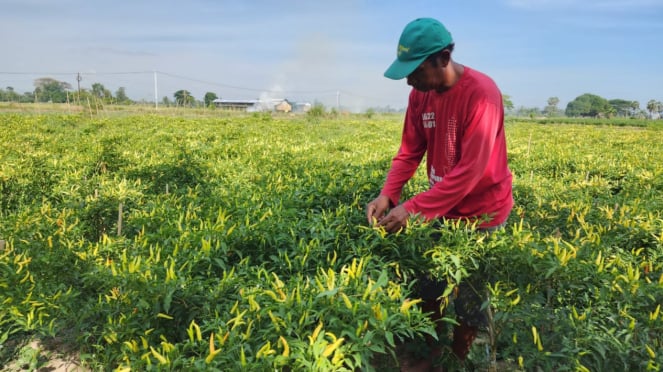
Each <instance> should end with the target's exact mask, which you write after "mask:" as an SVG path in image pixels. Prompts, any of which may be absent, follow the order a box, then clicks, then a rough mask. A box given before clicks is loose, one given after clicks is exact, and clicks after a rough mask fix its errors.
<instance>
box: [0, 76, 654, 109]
mask: <svg viewBox="0 0 663 372" xmlns="http://www.w3.org/2000/svg"><path fill="white" fill-rule="evenodd" d="M34 87H35V89H34V91H32V92H25V93H23V94H19V93H18V92H16V91H15V90H14V88H12V87H7V88H6V89H1V88H0V102H21V103H32V102H52V103H86V102H90V101H94V102H95V103H98V102H101V103H104V104H135V103H139V102H135V101H133V100H131V99H130V98H129V97H128V96H127V93H126V89H125V88H124V87H120V88H118V89H117V90H116V91H115V93H112V92H111V91H110V90H108V89H106V87H104V85H103V84H101V83H94V84H92V86H91V88H90V89H85V88H83V89H81V88H79V89H77V90H73V89H72V86H71V84H69V83H67V82H63V81H58V80H56V79H53V78H50V77H43V78H38V79H35V81H34ZM217 98H218V96H217V95H216V93H213V92H207V93H205V95H204V97H203V100H200V101H199V100H197V99H196V98H195V97H194V96H193V95H192V94H191V92H190V91H188V90H186V89H180V90H178V91H176V92H175V93H174V94H173V99H172V100H171V99H170V98H169V97H168V96H165V97H163V99H162V100H161V104H162V105H164V106H180V107H210V106H212V105H213V101H214V100H215V99H217ZM503 101H504V108H505V110H506V112H507V113H508V114H511V115H515V116H529V117H538V116H546V117H555V116H568V117H599V118H600V117H604V118H611V117H632V118H652V119H658V118H661V117H663V103H661V102H660V101H657V100H654V99H652V100H649V101H648V102H647V104H646V105H645V107H644V108H641V107H640V103H639V102H638V101H630V100H626V99H611V100H608V99H606V98H603V97H600V96H598V95H595V94H591V93H585V94H582V95H580V96H578V97H576V98H575V99H574V100H573V101H571V102H569V103H568V104H567V105H566V108H565V109H564V110H562V109H560V108H559V107H558V105H559V98H557V97H550V98H548V101H547V105H546V106H545V107H544V108H543V109H541V108H538V107H530V108H527V107H518V108H515V107H514V104H513V102H512V100H511V97H510V96H509V95H506V94H505V95H503ZM142 103H145V102H142Z"/></svg>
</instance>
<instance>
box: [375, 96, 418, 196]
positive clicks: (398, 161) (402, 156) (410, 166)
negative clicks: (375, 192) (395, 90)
mask: <svg viewBox="0 0 663 372" xmlns="http://www.w3.org/2000/svg"><path fill="white" fill-rule="evenodd" d="M415 101H416V97H415V92H414V91H413V92H412V93H411V94H410V98H409V103H408V109H407V111H406V113H405V123H404V125H403V135H402V137H401V145H400V148H399V149H398V153H397V154H396V156H395V157H394V158H393V160H392V162H391V169H390V170H389V173H387V180H386V181H385V184H384V187H383V188H382V191H381V192H380V195H386V196H387V197H389V200H390V201H391V204H392V206H395V205H398V204H399V200H400V198H401V193H402V191H403V186H404V185H405V184H406V183H407V182H408V181H409V180H410V178H412V176H413V175H414V173H415V172H416V171H417V167H418V166H419V164H420V163H421V159H422V158H423V156H424V154H425V153H426V142H427V141H426V137H425V135H424V133H423V132H422V130H421V128H419V126H418V125H417V119H418V118H419V114H418V113H417V111H418V109H417V107H418V105H417V102H415Z"/></svg>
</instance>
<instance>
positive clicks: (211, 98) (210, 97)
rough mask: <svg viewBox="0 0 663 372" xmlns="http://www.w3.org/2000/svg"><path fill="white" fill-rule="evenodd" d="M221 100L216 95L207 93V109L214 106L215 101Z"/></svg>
mask: <svg viewBox="0 0 663 372" xmlns="http://www.w3.org/2000/svg"><path fill="white" fill-rule="evenodd" d="M217 98H219V97H218V96H217V95H216V93H212V92H207V93H205V107H209V106H212V105H213V104H214V100H215V99H217Z"/></svg>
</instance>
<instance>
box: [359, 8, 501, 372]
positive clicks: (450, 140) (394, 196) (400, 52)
mask: <svg viewBox="0 0 663 372" xmlns="http://www.w3.org/2000/svg"><path fill="white" fill-rule="evenodd" d="M453 49H454V42H453V40H452V38H451V34H450V33H449V31H447V29H446V28H445V26H444V25H442V24H441V23H440V22H438V21H437V20H435V19H431V18H419V19H416V20H414V21H412V22H410V23H409V24H407V26H405V29H404V30H403V33H402V34H401V37H400V40H399V42H398V48H397V58H396V60H395V61H394V62H393V63H392V64H391V66H389V68H388V69H387V71H386V72H385V73H384V76H385V77H387V78H390V79H394V80H400V79H404V78H407V84H408V85H410V86H412V88H413V89H412V90H411V92H410V97H409V102H408V107H407V112H406V115H405V122H404V127H403V132H402V138H401V145H400V149H399V150H398V153H397V154H396V156H395V157H394V158H393V160H392V164H391V169H390V170H389V172H388V173H387V179H386V181H385V184H384V186H383V188H382V191H381V192H380V195H379V196H378V197H377V198H375V199H374V200H373V201H371V202H370V203H368V205H367V206H366V217H367V219H368V223H369V224H374V223H375V224H377V225H378V226H382V227H384V228H385V229H386V230H387V231H389V232H395V231H398V230H399V229H401V228H404V227H405V226H406V223H407V221H408V219H409V218H410V217H411V216H418V217H420V218H425V219H427V220H436V219H462V220H464V221H468V222H477V223H478V229H479V230H488V231H490V230H494V229H496V228H498V227H500V226H503V225H504V224H505V221H506V219H507V217H508V216H509V213H510V211H511V208H512V207H513V197H512V190H511V189H512V186H511V178H512V177H511V171H510V170H509V167H508V164H507V148H506V139H505V135H504V106H503V104H502V94H501V93H500V91H499V89H498V88H497V86H496V85H495V83H494V82H493V80H492V79H491V78H490V77H488V76H486V75H484V74H483V73H481V72H479V71H476V70H473V69H471V68H470V67H467V66H464V65H462V64H460V63H458V62H456V61H454V60H453V59H452V57H451V54H452V52H453ZM424 154H425V155H426V166H427V172H428V181H429V184H430V188H429V190H427V191H425V192H422V193H419V194H417V195H415V196H414V197H412V198H411V199H409V200H405V201H403V202H401V201H400V197H401V192H402V189H403V186H404V185H405V184H406V183H407V182H408V180H409V179H410V178H411V177H412V176H413V175H414V173H415V171H416V169H417V167H418V166H419V164H420V163H421V160H422V159H423V157H424ZM419 287H420V292H421V293H420V297H421V298H422V299H424V300H425V301H426V302H428V308H431V309H432V308H437V309H438V311H437V312H438V314H434V315H436V317H435V318H439V309H440V307H439V306H437V307H434V306H430V305H431V304H437V305H439V301H440V300H441V299H440V296H441V294H442V293H443V292H444V288H445V283H444V282H435V281H431V280H428V279H427V278H423V277H422V280H421V283H420V286H419ZM431 289H432V290H431ZM479 289H481V288H479ZM432 293H434V294H432ZM481 303H482V297H480V296H479V294H478V293H476V291H472V290H469V289H468V288H465V287H463V286H462V285H461V286H460V290H459V293H458V294H457V298H456V299H455V301H454V305H455V309H456V313H457V314H458V316H459V319H458V322H459V323H460V325H458V326H456V327H455V328H454V340H453V344H452V348H453V351H454V353H455V354H456V355H457V356H458V358H459V359H460V360H464V359H465V358H466V357H467V354H468V353H469V349H470V347H471V345H472V342H473V341H474V339H475V337H476V335H477V331H478V329H479V327H483V326H485V325H486V315H485V314H484V312H483V311H481V309H480V307H481ZM423 308H424V309H426V308H427V307H426V306H423Z"/></svg>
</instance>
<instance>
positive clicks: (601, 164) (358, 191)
mask: <svg viewBox="0 0 663 372" xmlns="http://www.w3.org/2000/svg"><path fill="white" fill-rule="evenodd" d="M401 125H402V117H401V116H398V115H393V116H382V115H347V116H338V117H311V116H305V115H304V116H277V115H273V116H272V115H269V114H254V115H227V114H219V116H217V117H210V116H206V117H184V116H181V117H175V116H162V115H156V114H140V115H131V114H125V115H116V116H103V115H97V116H94V115H93V116H90V115H86V114H84V113H83V114H69V115H61V114H55V113H49V114H41V115H37V114H30V113H3V114H0V129H1V130H0V365H2V364H4V365H5V366H6V368H18V369H38V368H39V367H43V366H44V365H45V364H46V363H47V361H45V360H44V357H43V353H42V354H40V353H39V352H38V351H39V350H37V352H34V353H32V354H31V353H30V352H31V349H30V347H29V346H28V345H29V342H30V341H32V340H39V341H40V342H41V344H42V345H49V344H54V343H55V344H59V345H67V350H73V352H74V353H75V355H76V356H77V358H78V359H79V360H80V362H81V363H82V364H83V365H84V366H85V367H86V368H88V369H90V370H117V371H129V370H136V371H143V370H164V371H181V370H197V371H215V370H219V371H242V370H247V371H274V370H279V371H357V370H365V371H371V370H374V369H382V370H385V371H389V370H394V371H396V370H398V359H399V358H398V355H399V353H400V352H402V350H403V348H405V347H406V346H408V345H420V346H421V345H423V342H422V339H423V338H424V336H426V335H431V334H434V328H433V324H432V323H431V321H430V320H429V318H428V317H427V316H426V314H425V313H422V310H421V309H420V307H419V302H418V300H417V299H416V295H415V292H414V285H415V284H416V278H417V277H418V276H419V275H420V274H421V273H422V272H423V273H426V274H428V275H430V276H432V277H435V278H439V279H445V280H447V281H448V282H449V283H451V284H452V285H451V286H450V287H449V295H450V296H451V297H453V292H454V291H453V286H454V285H457V284H459V283H461V282H463V281H465V280H468V278H472V277H474V276H477V277H479V276H480V277H482V278H484V279H485V282H486V284H485V288H477V290H479V291H485V292H486V293H487V294H488V298H489V301H488V302H487V303H485V304H484V306H486V309H487V310H489V312H490V314H491V318H492V320H491V325H490V327H489V329H488V330H486V331H485V332H483V333H482V336H481V340H480V342H477V343H476V344H475V345H474V346H473V349H472V352H471V354H470V356H469V359H468V360H467V361H466V363H465V364H464V365H460V364H458V363H457V362H456V361H455V360H454V358H453V357H451V356H449V354H450V353H445V354H444V355H443V356H442V358H443V361H442V362H443V363H444V364H445V365H446V366H447V367H448V369H450V370H468V371H470V370H523V371H536V370H541V371H551V370H554V371H609V370H618V371H623V370H660V369H661V368H662V367H663V314H662V313H661V303H663V215H662V211H663V145H662V144H661V139H662V138H663V130H661V127H660V126H659V127H653V126H649V127H646V126H645V127H628V126H610V125H577V124H552V123H547V124H537V123H533V122H530V123H527V122H511V123H507V125H506V131H507V138H508V148H509V162H510V168H511V170H512V172H513V174H514V198H515V207H514V209H513V212H512V214H511V216H510V218H509V221H508V224H507V226H506V228H505V229H504V230H502V231H498V232H496V233H494V234H492V235H490V236H486V235H482V234H477V233H476V232H474V231H473V228H472V226H467V225H463V224H460V223H451V222H446V223H444V224H442V225H433V224H428V223H422V222H420V221H416V220H414V219H413V220H412V221H411V222H412V223H411V224H410V225H409V227H408V228H407V229H406V230H404V231H401V232H399V233H397V234H386V233H385V232H384V231H381V230H380V229H376V228H372V227H370V226H368V225H367V223H366V221H365V213H364V209H363V208H364V206H365V205H366V203H368V202H369V201H370V200H372V199H373V198H374V197H375V196H377V195H378V193H379V191H380V188H381V186H382V183H383V182H384V177H385V175H386V172H387V170H388V168H389V166H390V162H391V158H392V157H393V156H394V155H395V153H396V151H397V149H398V145H399V140H400V133H401ZM426 187H427V181H426V176H425V173H424V169H423V167H420V170H419V171H418V172H417V174H416V176H415V178H414V179H413V180H411V182H410V183H408V184H407V185H406V188H405V192H404V196H405V197H409V196H412V195H414V194H415V193H417V192H420V191H422V190H425V189H426ZM432 235H434V236H435V238H433V237H432ZM453 314H454V309H453V304H452V302H449V303H448V306H447V308H446V313H445V316H446V318H445V319H444V321H445V322H448V324H449V327H448V328H449V329H450V328H451V323H452V319H453ZM439 342H440V343H441V344H442V345H443V346H448V345H449V343H450V342H449V340H447V337H445V335H440V337H439ZM422 347H423V346H422ZM42 351H43V350H42ZM56 351H57V350H56ZM17 361H20V362H17ZM12 366H13V367H12Z"/></svg>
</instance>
